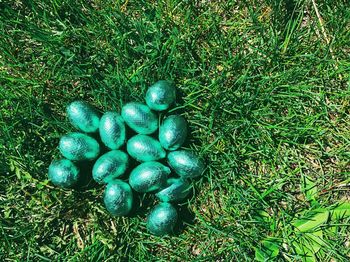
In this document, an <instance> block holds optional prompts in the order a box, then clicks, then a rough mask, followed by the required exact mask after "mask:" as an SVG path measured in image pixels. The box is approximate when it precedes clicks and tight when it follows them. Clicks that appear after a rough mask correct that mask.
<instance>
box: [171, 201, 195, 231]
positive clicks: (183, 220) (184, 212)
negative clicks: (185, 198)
mask: <svg viewBox="0 0 350 262" xmlns="http://www.w3.org/2000/svg"><path fill="white" fill-rule="evenodd" d="M177 214H178V220H177V223H176V225H175V227H174V230H173V233H172V234H173V235H175V236H179V235H181V234H182V232H183V231H184V230H185V228H186V227H187V225H194V224H195V219H196V216H195V215H194V213H193V212H192V211H191V210H190V208H189V204H185V205H180V204H178V206H177Z"/></svg>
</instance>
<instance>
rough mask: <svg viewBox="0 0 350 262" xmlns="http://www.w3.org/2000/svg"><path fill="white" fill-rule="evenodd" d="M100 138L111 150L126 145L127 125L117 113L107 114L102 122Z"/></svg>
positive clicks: (102, 118)
mask: <svg viewBox="0 0 350 262" xmlns="http://www.w3.org/2000/svg"><path fill="white" fill-rule="evenodd" d="M99 131H100V137H101V140H102V142H103V143H104V144H105V145H106V146H107V147H108V148H110V149H118V148H120V147H121V146H122V145H123V144H124V143H125V138H126V134H125V124H124V120H123V118H122V117H121V116H120V115H119V114H118V113H117V112H106V113H104V114H103V116H102V117H101V120H100V128H99Z"/></svg>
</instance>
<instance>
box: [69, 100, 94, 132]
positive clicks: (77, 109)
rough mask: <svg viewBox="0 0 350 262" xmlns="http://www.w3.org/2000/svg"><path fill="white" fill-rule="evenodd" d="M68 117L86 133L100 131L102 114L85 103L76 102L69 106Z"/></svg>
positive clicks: (76, 126)
mask: <svg viewBox="0 0 350 262" xmlns="http://www.w3.org/2000/svg"><path fill="white" fill-rule="evenodd" d="M67 115H68V119H69V121H70V122H71V124H72V125H73V126H74V127H75V128H77V129H79V130H80V131H83V132H86V133H93V132H96V131H97V130H98V127H99V122H100V113H99V112H98V111H97V110H96V109H95V108H93V107H92V106H91V105H89V104H88V103H86V102H83V101H74V102H72V103H70V104H69V105H68V106H67Z"/></svg>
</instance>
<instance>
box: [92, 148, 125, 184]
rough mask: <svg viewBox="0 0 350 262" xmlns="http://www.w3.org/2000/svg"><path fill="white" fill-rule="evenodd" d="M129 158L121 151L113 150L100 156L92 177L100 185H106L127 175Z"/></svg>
mask: <svg viewBox="0 0 350 262" xmlns="http://www.w3.org/2000/svg"><path fill="white" fill-rule="evenodd" d="M128 162H129V157H128V155H127V154H126V153H124V152H123V151H120V150H112V151H109V152H108V153H105V154H104V155H102V156H100V158H98V159H97V161H96V162H95V164H94V166H93V168H92V177H93V178H94V180H95V181H96V182H97V183H99V184H106V183H108V182H110V181H111V180H113V179H115V178H117V177H119V176H121V175H122V174H124V173H125V171H126V169H127V167H128Z"/></svg>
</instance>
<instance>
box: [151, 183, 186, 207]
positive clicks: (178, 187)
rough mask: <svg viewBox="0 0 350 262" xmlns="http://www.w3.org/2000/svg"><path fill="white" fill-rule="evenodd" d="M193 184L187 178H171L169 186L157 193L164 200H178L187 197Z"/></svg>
mask: <svg viewBox="0 0 350 262" xmlns="http://www.w3.org/2000/svg"><path fill="white" fill-rule="evenodd" d="M191 188H192V186H191V185H190V184H189V183H188V182H187V180H184V179H181V178H169V179H168V180H167V186H166V187H165V188H164V189H162V190H161V191H159V192H158V193H157V194H156V197H157V198H158V199H159V200H160V201H162V202H177V201H181V200H183V199H185V198H186V197H187V196H188V194H189V193H190V191H191Z"/></svg>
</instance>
